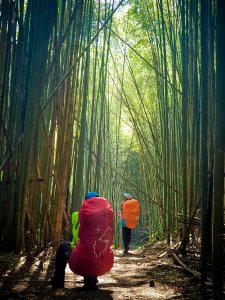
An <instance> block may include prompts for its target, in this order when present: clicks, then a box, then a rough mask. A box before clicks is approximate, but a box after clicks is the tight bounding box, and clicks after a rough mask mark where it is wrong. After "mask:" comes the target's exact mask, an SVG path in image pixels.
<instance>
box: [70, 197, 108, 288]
mask: <svg viewBox="0 0 225 300" xmlns="http://www.w3.org/2000/svg"><path fill="white" fill-rule="evenodd" d="M78 220H79V224H80V227H79V231H78V237H79V241H78V242H77V244H76V247H75V248H74V249H73V251H72V253H71V255H70V258H69V267H70V269H71V270H72V271H73V272H74V273H75V274H77V275H80V276H83V277H84V286H83V288H84V289H87V290H89V289H90V290H91V289H95V288H96V287H97V283H98V279H97V276H101V275H103V274H105V273H106V272H108V271H110V270H111V268H112V267H113V262H114V254H113V251H112V249H111V245H112V241H113V236H114V212H113V208H112V206H111V204H110V203H109V201H108V200H107V199H105V198H103V197H99V195H98V194H97V193H95V192H89V193H87V195H86V197H85V201H84V202H83V204H82V206H81V208H80V210H79V215H78Z"/></svg>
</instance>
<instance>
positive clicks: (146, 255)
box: [0, 243, 212, 300]
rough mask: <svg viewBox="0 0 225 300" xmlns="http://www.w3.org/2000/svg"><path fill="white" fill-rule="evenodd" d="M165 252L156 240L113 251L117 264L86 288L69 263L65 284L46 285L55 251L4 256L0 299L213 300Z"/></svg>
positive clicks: (163, 246)
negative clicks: (27, 257)
mask: <svg viewBox="0 0 225 300" xmlns="http://www.w3.org/2000/svg"><path fill="white" fill-rule="evenodd" d="M166 250H167V249H166V246H165V245H164V244H162V243H161V244H159V243H158V244H156V245H154V246H148V247H146V248H145V249H144V250H142V251H131V252H130V253H129V254H126V255H125V254H123V253H122V251H115V263H114V267H113V269H112V270H111V272H109V273H107V274H105V275H104V276H101V277H99V278H98V279H99V290H96V291H83V290H82V289H81V287H82V285H83V283H82V277H79V276H76V275H74V274H73V273H72V272H71V271H70V269H69V267H67V269H66V278H65V287H64V288H62V289H52V288H51V287H50V286H48V284H47V281H48V280H49V279H50V278H51V276H52V274H53V272H54V256H53V255H52V251H51V250H48V251H46V252H44V253H42V254H41V255H40V256H39V257H38V258H35V259H33V260H32V261H26V260H25V257H19V256H18V257H16V256H15V255H14V256H11V257H9V256H6V255H4V256H1V257H0V262H1V269H0V275H1V279H0V299H10V300H13V299H77V300H84V299H87V300H89V299H93V300H98V299H99V300H108V299H152V300H154V299H162V300H163V299H192V300H193V299H204V300H205V299H211V298H212V297H211V291H210V290H209V291H207V290H204V291H201V289H200V284H199V283H198V282H196V281H194V280H193V279H192V277H190V276H189V275H187V274H185V272H184V270H183V269H182V268H181V267H179V266H177V265H175V264H174V262H173V260H172V258H170V257H169V255H168V254H167V252H166V254H165V251H166ZM163 253H164V254H165V255H161V254H163ZM160 255H161V257H160ZM151 280H152V281H151ZM150 281H151V283H153V284H154V286H150ZM151 285H152V284H151Z"/></svg>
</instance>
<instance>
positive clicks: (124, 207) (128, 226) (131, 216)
mask: <svg viewBox="0 0 225 300" xmlns="http://www.w3.org/2000/svg"><path fill="white" fill-rule="evenodd" d="M139 213H140V209H139V203H138V201H137V200H136V199H132V196H131V194H130V193H127V192H126V193H124V201H123V202H122V204H121V210H120V226H121V228H122V239H123V248H124V253H128V251H129V249H130V242H131V232H132V229H134V228H135V227H136V225H137V221H138V216H139Z"/></svg>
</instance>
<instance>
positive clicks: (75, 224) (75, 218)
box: [71, 211, 80, 248]
mask: <svg viewBox="0 0 225 300" xmlns="http://www.w3.org/2000/svg"><path fill="white" fill-rule="evenodd" d="M79 227H80V224H79V222H78V211H75V212H74V213H72V234H73V238H72V242H71V247H72V248H74V247H75V246H76V243H77V241H78V240H79V238H78V230H79Z"/></svg>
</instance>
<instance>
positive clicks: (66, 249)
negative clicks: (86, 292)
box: [52, 243, 98, 288]
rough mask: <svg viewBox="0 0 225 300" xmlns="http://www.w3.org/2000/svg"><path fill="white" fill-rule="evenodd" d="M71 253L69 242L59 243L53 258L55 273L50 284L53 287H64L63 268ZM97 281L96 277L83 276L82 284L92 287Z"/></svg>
mask: <svg viewBox="0 0 225 300" xmlns="http://www.w3.org/2000/svg"><path fill="white" fill-rule="evenodd" d="M70 254H71V246H70V243H62V244H61V245H59V248H58V250H57V252H56V258H55V273H54V276H53V278H52V285H53V286H54V287H57V288H60V287H64V280H65V269H66V265H67V263H68V262H69V258H70ZM97 282H98V280H97V277H95V276H94V277H91V276H85V277H84V285H85V286H86V287H90V288H92V287H94V286H95V285H96V283H97Z"/></svg>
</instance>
